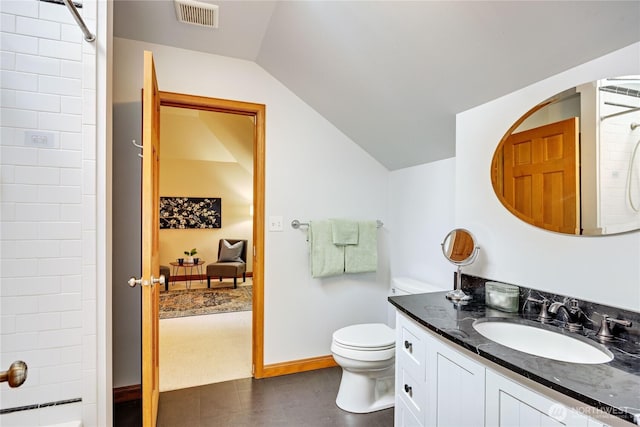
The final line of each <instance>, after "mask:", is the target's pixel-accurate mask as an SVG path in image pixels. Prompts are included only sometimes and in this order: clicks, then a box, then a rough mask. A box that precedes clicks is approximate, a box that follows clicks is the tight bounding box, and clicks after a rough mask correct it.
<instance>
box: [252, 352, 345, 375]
mask: <svg viewBox="0 0 640 427" xmlns="http://www.w3.org/2000/svg"><path fill="white" fill-rule="evenodd" d="M335 366H338V364H337V363H336V361H335V360H334V359H333V356H319V357H311V358H309V359H300V360H292V361H289V362H282V363H274V364H272V365H265V366H264V368H263V370H262V374H263V375H262V376H261V377H260V378H268V377H277V376H280V375H289V374H297V373H299V372H306V371H314V370H316V369H324V368H333V367H335ZM256 378H257V377H256Z"/></svg>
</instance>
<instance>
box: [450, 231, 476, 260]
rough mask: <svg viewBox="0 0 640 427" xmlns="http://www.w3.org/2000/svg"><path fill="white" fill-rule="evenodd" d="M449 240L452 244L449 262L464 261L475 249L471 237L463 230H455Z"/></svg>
mask: <svg viewBox="0 0 640 427" xmlns="http://www.w3.org/2000/svg"><path fill="white" fill-rule="evenodd" d="M451 238H452V239H453V242H452V243H451V246H450V253H449V258H450V259H451V261H465V260H466V259H467V258H469V257H470V256H471V254H472V253H473V250H474V248H475V242H474V241H473V237H472V236H471V234H469V233H468V232H466V231H464V230H456V231H455V232H454V233H453V235H452V236H451Z"/></svg>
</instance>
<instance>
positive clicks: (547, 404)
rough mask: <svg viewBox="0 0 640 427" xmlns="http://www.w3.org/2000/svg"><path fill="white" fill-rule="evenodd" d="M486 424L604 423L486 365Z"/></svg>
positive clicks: (595, 426)
mask: <svg viewBox="0 0 640 427" xmlns="http://www.w3.org/2000/svg"><path fill="white" fill-rule="evenodd" d="M486 397H487V403H486V404H487V407H486V411H487V413H486V425H487V426H496V427H497V426H500V427H558V426H568V427H606V426H605V425H604V424H602V423H600V422H598V421H596V420H594V419H591V418H589V417H587V416H585V415H583V414H580V413H578V412H575V411H573V410H570V409H568V408H567V407H566V406H563V405H561V404H559V403H557V402H554V401H553V400H551V399H548V398H547V397H544V396H542V395H540V394H538V393H536V392H534V391H533V390H530V389H528V388H527V387H524V386H522V385H520V384H517V383H516V382H514V381H511V380H510V379H508V378H505V377H503V376H502V375H499V374H496V373H495V372H493V371H491V370H490V369H487V374H486Z"/></svg>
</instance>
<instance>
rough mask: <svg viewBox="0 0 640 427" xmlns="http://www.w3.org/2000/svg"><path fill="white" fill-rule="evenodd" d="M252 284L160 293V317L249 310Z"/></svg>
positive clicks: (168, 317) (167, 317)
mask: <svg viewBox="0 0 640 427" xmlns="http://www.w3.org/2000/svg"><path fill="white" fill-rule="evenodd" d="M252 290H253V287H252V286H239V287H238V288H236V289H233V288H219V289H209V288H205V289H191V290H175V291H167V292H161V293H160V319H171V318H174V317H185V316H200V315H203V314H215V313H230V312H233V311H249V310H251V302H252Z"/></svg>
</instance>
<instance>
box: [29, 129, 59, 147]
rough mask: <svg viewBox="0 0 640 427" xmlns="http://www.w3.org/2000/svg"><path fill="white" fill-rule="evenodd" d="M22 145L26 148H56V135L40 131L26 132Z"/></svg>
mask: <svg viewBox="0 0 640 427" xmlns="http://www.w3.org/2000/svg"><path fill="white" fill-rule="evenodd" d="M24 145H26V146H27V147H38V148H56V147H57V141H56V134H55V133H53V132H44V131H40V130H28V131H26V132H25V133H24Z"/></svg>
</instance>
